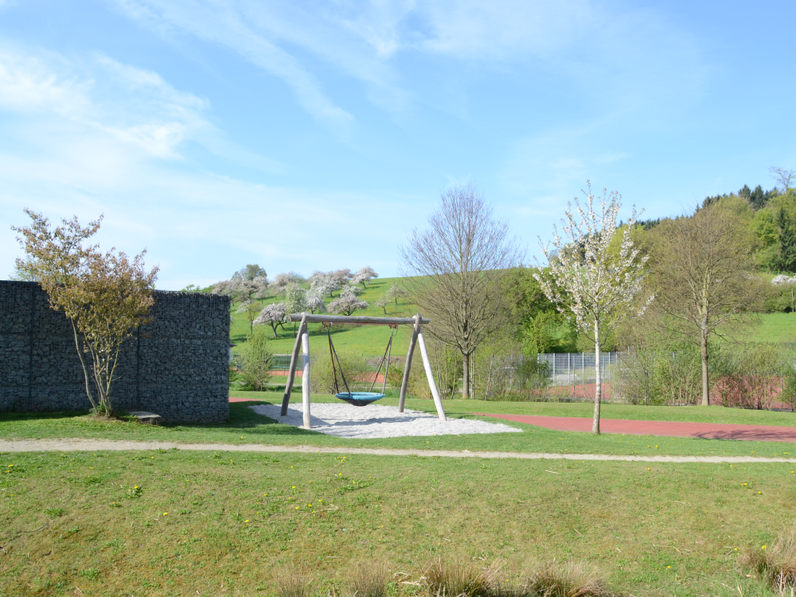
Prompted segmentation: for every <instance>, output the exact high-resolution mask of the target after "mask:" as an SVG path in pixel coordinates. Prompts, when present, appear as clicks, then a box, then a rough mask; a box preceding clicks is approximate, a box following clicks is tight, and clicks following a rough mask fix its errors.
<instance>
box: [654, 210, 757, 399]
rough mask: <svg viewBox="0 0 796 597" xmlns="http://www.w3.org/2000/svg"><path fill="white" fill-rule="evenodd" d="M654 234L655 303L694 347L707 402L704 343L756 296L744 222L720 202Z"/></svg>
mask: <svg viewBox="0 0 796 597" xmlns="http://www.w3.org/2000/svg"><path fill="white" fill-rule="evenodd" d="M654 233H655V234H656V242H655V249H654V251H655V258H654V260H653V262H652V272H653V274H654V279H655V281H656V303H657V306H658V308H660V309H661V310H662V311H663V312H664V314H665V316H666V320H665V322H666V324H667V326H668V328H669V330H670V331H671V332H673V333H674V334H675V335H677V336H679V337H680V338H681V339H683V340H686V341H689V342H693V343H694V344H696V345H697V346H699V350H700V355H701V360H702V404H703V405H705V406H707V405H709V404H710V377H709V369H708V364H709V360H710V341H711V339H712V338H713V337H714V336H721V335H722V330H723V329H724V328H725V327H726V326H728V325H730V324H733V323H739V322H740V320H741V319H742V318H743V317H744V314H745V313H748V312H749V311H750V310H752V309H754V308H755V305H756V304H757V303H758V302H759V300H760V298H761V292H762V289H761V285H760V284H761V283H760V280H759V279H758V278H757V277H756V276H755V275H754V272H755V268H754V262H753V259H752V253H751V249H750V242H749V231H748V226H747V224H746V222H745V221H744V220H743V219H742V218H741V217H740V216H739V215H738V214H737V213H735V212H734V211H733V210H732V209H728V208H726V207H725V206H724V205H722V203H721V201H719V202H715V203H710V204H708V205H704V206H703V207H700V208H697V209H696V210H695V212H694V213H693V214H692V215H690V216H687V217H682V218H678V219H676V220H669V221H667V222H666V223H665V225H661V226H659V227H658V228H657V229H656V230H655V231H654Z"/></svg>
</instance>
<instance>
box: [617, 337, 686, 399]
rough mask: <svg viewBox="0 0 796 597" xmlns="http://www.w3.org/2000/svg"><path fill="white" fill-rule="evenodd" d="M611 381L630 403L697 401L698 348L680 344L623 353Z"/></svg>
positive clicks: (619, 393) (622, 396) (619, 394)
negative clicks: (614, 378) (614, 377)
mask: <svg viewBox="0 0 796 597" xmlns="http://www.w3.org/2000/svg"><path fill="white" fill-rule="evenodd" d="M614 384H615V387H616V391H617V395H618V396H620V397H621V398H622V399H623V400H625V401H626V402H628V403H630V404H648V405H664V404H668V405H688V404H698V403H699V401H700V399H701V396H702V385H701V384H702V371H701V361H700V356H699V352H698V351H697V350H696V349H695V348H694V347H692V346H689V345H682V346H674V347H665V348H648V349H644V350H637V351H633V352H630V353H628V354H623V355H622V358H621V359H620V360H619V366H618V368H617V375H616V380H615V381H614Z"/></svg>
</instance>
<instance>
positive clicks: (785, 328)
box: [752, 313, 796, 344]
mask: <svg viewBox="0 0 796 597" xmlns="http://www.w3.org/2000/svg"><path fill="white" fill-rule="evenodd" d="M752 340H753V341H755V342H774V343H778V344H782V343H796V313H763V314H761V315H760V326H759V327H757V328H756V329H755V331H754V336H753V337H752Z"/></svg>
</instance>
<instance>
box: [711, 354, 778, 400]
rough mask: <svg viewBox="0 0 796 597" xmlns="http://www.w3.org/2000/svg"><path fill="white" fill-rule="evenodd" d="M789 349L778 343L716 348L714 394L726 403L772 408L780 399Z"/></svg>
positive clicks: (714, 357) (713, 374) (713, 372)
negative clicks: (787, 350) (784, 348)
mask: <svg viewBox="0 0 796 597" xmlns="http://www.w3.org/2000/svg"><path fill="white" fill-rule="evenodd" d="M787 356H788V355H787V354H786V352H785V351H784V350H783V349H782V348H781V347H780V346H777V345H774V344H751V343H745V344H722V345H720V346H717V347H714V348H713V358H712V359H711V363H710V364H711V375H712V376H713V380H714V391H713V392H712V394H713V395H714V396H715V398H716V400H717V401H718V402H719V403H720V404H722V405H724V406H733V407H736V408H755V409H769V408H771V406H772V404H773V403H774V402H775V401H779V399H780V398H779V391H780V388H781V382H782V373H783V371H785V370H786V369H787V368H788V363H787V360H788V359H787Z"/></svg>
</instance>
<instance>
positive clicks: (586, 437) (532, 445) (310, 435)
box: [0, 392, 796, 457]
mask: <svg viewBox="0 0 796 597" xmlns="http://www.w3.org/2000/svg"><path fill="white" fill-rule="evenodd" d="M245 394H246V395H248V396H251V397H258V398H262V399H264V400H266V401H268V402H271V403H275V404H279V403H281V395H280V394H277V393H274V392H247V393H245ZM241 395H243V393H241ZM293 400H294V401H297V402H298V401H300V397H294V398H293ZM313 400H314V401H318V402H320V401H332V400H334V398H329V397H327V396H315V397H313ZM382 403H384V404H392V405H396V404H397V400H396V399H395V398H385V399H384V400H383V401H382ZM497 404H498V403H493V402H477V401H466V402H465V401H445V406H446V410H447V412H448V414H449V415H450V416H453V417H455V416H465V417H470V416H473V415H470V414H468V412H479V409H480V412H483V411H484V410H487V409H489V410H492V411H494V412H515V413H522V414H534V413H536V414H541V412H540V411H538V410H534V409H535V408H536V407H537V406H539V405H537V404H534V403H528V404H524V405H523V406H529V407H530V408H529V409H528V410H521V409H518V408H517V407H516V406H515V405H513V404H512V405H502V406H505V407H506V408H505V409H504V410H502V411H501V410H499V409H498V408H493V407H495V406H496V405H497ZM561 406H563V407H572V409H571V411H569V412H571V413H574V414H576V415H577V416H580V414H581V408H582V406H583V405H579V404H571V405H561ZM407 407H409V408H415V409H418V410H427V411H429V412H432V411H433V408H434V407H433V403H432V402H431V401H427V400H411V399H410V400H407ZM656 408H657V407H643V406H636V407H625V410H623V411H621V412H623V413H625V418H632V415H631V414H627V413H632V409H637V411H638V413H639V414H638V415H636V418H644V416H645V414H646V413H648V412H649V413H652V412H653V411H654V410H656ZM673 410H675V412H682V413H683V415H681V417H682V418H681V419H680V420H683V419H688V416H687V415H688V414H689V413H691V414H692V417H693V418H694V419H695V420H703V419H702V417H704V416H705V415H704V413H702V414H700V409H698V408H697V407H694V409H693V410H692V409H691V408H690V407H689V408H682V409H681V410H680V411H676V409H673ZM542 412H544V411H542ZM550 412H552V411H547V413H548V414H549V413H550ZM558 412H559V413H562V412H567V411H566V410H560V411H558ZM608 412H609V413H610V412H619V411H614V410H613V409H609V410H608ZM661 412H663V411H661ZM715 412H716V413H717V416H720V415H721V414H725V415H726V417H727V419H728V420H732V421H733V422H737V423H741V422H749V421H773V420H774V418H773V417H770V418H766V417H764V416H763V417H761V416H757V415H765V414H766V413H765V412H759V411H743V410H736V411H733V410H731V409H723V408H716V410H715ZM734 413H739V414H737V415H736V414H734ZM768 414H772V413H768ZM783 414H784V415H785V416H784V417H783V419H782V420H783V421H787V422H790V423H791V424H793V425H794V426H796V423H794V418H796V417H794V416H793V415H792V414H791V413H783ZM605 416H609V415H605ZM491 422H495V421H494V419H492V420H491ZM501 422H503V423H505V424H508V425H513V426H515V427H518V428H520V429H523V430H524V431H525V433H499V434H484V435H480V434H479V435H463V436H456V435H450V436H436V437H402V438H389V439H368V440H364V439H363V440H356V441H354V440H347V439H340V438H336V437H331V436H327V435H323V434H320V433H315V432H312V431H305V430H303V429H298V428H295V427H292V426H289V425H283V424H280V423H278V422H275V421H272V420H271V419H268V418H267V417H262V416H259V415H256V414H254V413H253V412H252V411H251V410H250V409H249V408H248V407H247V405H246V404H243V403H238V404H231V405H230V421H229V423H226V424H220V425H163V426H160V427H150V426H145V425H138V424H135V423H124V422H117V423H104V422H97V421H96V420H94V419H92V418H91V417H89V416H87V415H59V414H54V415H28V414H2V415H0V438H53V437H82V438H109V439H141V440H160V441H172V442H186V443H204V442H217V443H231V444H247V443H263V444H284V445H311V446H351V445H354V446H364V447H387V448H408V449H415V450H427V449H431V450H491V451H512V452H514V451H516V452H548V453H562V452H569V453H576V454H581V453H582V454H630V455H633V454H638V455H667V454H668V455H691V454H694V455H700V454H701V455H706V456H723V455H727V456H730V455H732V456H747V455H755V456H783V455H785V456H789V457H790V456H791V455H796V445H794V444H788V443H785V442H750V441H730V440H707V439H693V438H667V437H653V436H622V435H611V434H603V435H601V436H599V437H595V436H593V435H592V434H590V433H577V432H562V431H554V430H550V429H543V428H541V427H534V426H531V425H524V424H522V423H511V422H508V421H501Z"/></svg>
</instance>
